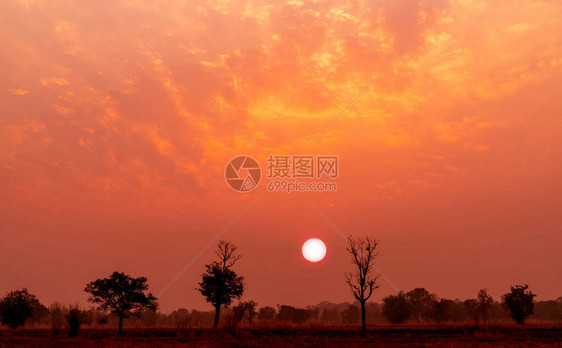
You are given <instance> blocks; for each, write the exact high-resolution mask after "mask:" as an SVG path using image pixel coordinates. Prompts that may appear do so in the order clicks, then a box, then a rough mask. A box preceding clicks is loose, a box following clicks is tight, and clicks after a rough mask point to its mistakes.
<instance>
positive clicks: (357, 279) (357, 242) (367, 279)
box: [346, 236, 379, 331]
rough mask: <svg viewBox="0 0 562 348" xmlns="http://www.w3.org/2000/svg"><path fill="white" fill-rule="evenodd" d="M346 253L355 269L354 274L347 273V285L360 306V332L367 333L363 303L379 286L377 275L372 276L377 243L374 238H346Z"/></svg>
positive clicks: (376, 254)
mask: <svg viewBox="0 0 562 348" xmlns="http://www.w3.org/2000/svg"><path fill="white" fill-rule="evenodd" d="M348 243H349V245H348V246H347V251H348V252H349V253H350V254H351V263H352V264H353V265H354V266H355V267H356V268H357V270H356V272H354V273H347V274H346V280H347V284H348V285H349V287H350V288H351V292H352V293H353V296H354V297H355V299H356V300H357V301H359V304H360V305H361V330H363V331H367V324H366V322H365V303H366V302H367V300H368V299H369V298H370V297H371V295H372V294H373V290H374V289H377V288H378V287H379V286H378V285H377V284H376V281H377V279H378V277H379V276H378V275H373V271H374V270H373V268H374V264H375V259H376V257H377V256H378V251H377V246H378V242H377V241H376V240H375V238H374V237H370V236H366V237H365V238H358V239H353V237H352V236H349V238H348Z"/></svg>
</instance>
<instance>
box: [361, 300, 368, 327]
mask: <svg viewBox="0 0 562 348" xmlns="http://www.w3.org/2000/svg"><path fill="white" fill-rule="evenodd" d="M361 330H362V331H364V332H365V331H367V323H366V322H365V302H364V301H362V302H361Z"/></svg>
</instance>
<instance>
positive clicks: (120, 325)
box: [118, 315, 123, 335]
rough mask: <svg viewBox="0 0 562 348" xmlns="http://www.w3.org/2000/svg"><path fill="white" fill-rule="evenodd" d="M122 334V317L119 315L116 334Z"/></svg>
mask: <svg viewBox="0 0 562 348" xmlns="http://www.w3.org/2000/svg"><path fill="white" fill-rule="evenodd" d="M122 333H123V316H122V315H119V332H118V334H119V335H121V334H122Z"/></svg>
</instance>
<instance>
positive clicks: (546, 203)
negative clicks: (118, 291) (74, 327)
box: [0, 0, 562, 311]
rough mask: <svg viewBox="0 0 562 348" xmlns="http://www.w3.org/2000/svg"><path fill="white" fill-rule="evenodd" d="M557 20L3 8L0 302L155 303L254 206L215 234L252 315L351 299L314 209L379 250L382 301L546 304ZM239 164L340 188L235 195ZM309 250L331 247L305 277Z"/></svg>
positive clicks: (558, 223)
mask: <svg viewBox="0 0 562 348" xmlns="http://www.w3.org/2000/svg"><path fill="white" fill-rule="evenodd" d="M560 18H562V4H560V3H559V2H556V1H528V0H522V1H519V2H517V5H514V3H513V2H499V1H498V2H491V1H490V2H486V1H477V0H450V1H418V2H414V1H348V2H345V1H322V0H317V1H299V0H290V1H285V2H281V1H278V2H275V3H274V5H270V4H269V2H267V1H252V2H249V1H248V2H236V1H219V0H215V1H208V2H204V1H187V2H183V1H158V2H149V1H128V0H127V1H97V2H92V3H84V2H74V3H72V2H67V1H59V0H49V1H46V0H45V1H34V0H20V1H3V2H2V3H1V4H0V27H1V30H0V38H1V42H2V46H3V49H2V53H0V71H1V76H2V78H1V79H0V105H1V108H2V113H1V114H0V240H1V243H0V293H5V292H6V291H8V290H12V289H14V288H17V287H24V286H25V287H27V288H29V289H30V291H31V292H33V293H36V294H37V295H38V297H39V299H40V300H41V301H43V302H44V303H47V304H48V303H51V302H52V301H55V300H58V301H61V302H65V303H74V302H78V303H81V304H85V299H86V294H85V293H84V292H83V291H82V290H83V288H84V286H85V284H86V283H87V282H89V281H91V280H94V279H96V278H99V277H102V276H107V275H109V274H110V273H111V272H112V271H114V270H116V269H117V270H119V271H123V272H126V273H130V274H132V275H144V276H147V277H148V278H149V284H150V287H151V290H152V291H153V292H154V293H159V292H160V290H162V289H163V288H164V287H165V286H166V284H168V282H170V280H172V279H173V278H174V276H176V275H177V274H178V272H179V271H181V270H182V269H183V268H184V267H185V266H186V265H187V264H188V263H189V262H190V261H191V260H192V259H193V258H194V257H195V256H196V255H197V254H198V253H199V252H200V251H201V250H202V249H203V248H205V246H206V245H207V244H208V243H209V242H210V241H211V240H212V239H213V238H214V236H215V235H216V234H217V233H218V232H220V231H221V230H222V229H223V228H224V227H225V226H227V225H228V224H229V222H230V221H231V220H232V219H233V218H234V217H235V216H236V215H238V214H239V213H240V212H241V211H242V210H243V209H244V208H245V207H246V206H247V205H248V204H250V207H249V208H248V210H247V211H246V213H244V214H243V215H242V216H241V217H240V219H239V220H238V221H236V222H235V223H234V224H233V226H232V227H231V228H230V229H228V231H226V232H225V234H224V236H223V238H224V239H227V240H230V241H232V242H234V243H236V244H237V245H238V246H239V248H240V252H241V253H242V255H243V259H242V260H241V261H240V262H239V264H238V265H237V270H238V271H239V272H240V273H241V274H242V275H244V276H245V277H246V281H247V291H246V293H245V298H246V299H253V300H255V301H256V302H258V304H260V305H276V304H293V305H306V304H314V303H317V302H320V301H322V300H329V301H334V302H339V301H350V300H351V296H350V293H349V290H348V289H347V288H346V284H345V282H344V272H346V271H349V270H351V265H350V264H349V263H348V256H347V255H346V253H345V250H344V246H345V245H344V241H343V239H342V238H341V237H340V236H339V235H338V233H337V232H336V231H334V229H333V228H332V227H331V226H330V225H329V224H328V223H327V222H326V221H325V220H324V219H323V218H322V217H321V216H320V215H319V214H318V212H317V211H316V209H318V210H319V211H321V212H322V214H324V215H325V216H326V217H327V218H328V219H329V220H330V221H331V222H332V223H333V224H334V225H335V226H336V227H337V228H338V229H339V230H341V231H342V232H343V233H345V234H350V233H351V234H354V235H365V234H368V233H369V234H374V235H375V236H376V237H377V238H378V239H379V240H380V248H381V249H380V257H379V259H378V260H377V261H378V267H379V268H380V270H382V271H383V272H384V274H385V276H386V278H387V279H388V281H387V280H384V279H381V287H380V288H379V289H378V290H377V291H376V293H375V295H374V297H373V299H374V300H377V301H380V300H381V299H382V297H384V296H386V295H388V294H391V293H393V292H395V289H394V287H396V288H398V289H404V290H409V289H411V288H413V287H418V286H423V287H426V288H427V289H428V290H430V291H432V292H436V293H437V294H438V295H440V296H443V297H448V298H456V297H458V298H463V299H464V298H467V297H473V296H475V294H476V292H477V290H478V289H480V288H485V287H486V288H488V289H489V291H490V293H491V294H492V295H493V296H494V298H495V299H499V296H500V295H501V294H503V293H504V292H506V291H507V290H508V287H509V285H513V284H515V283H528V284H529V285H530V287H531V289H532V290H533V291H534V292H535V293H537V294H538V295H539V299H551V298H556V297H558V296H561V295H562V290H561V289H562V266H561V265H562V256H561V254H560V251H559V249H560V245H562V233H561V228H562V214H560V211H562V199H561V194H562V184H561V180H560V176H561V174H562V155H561V154H562V121H561V119H560V118H561V116H562V115H561V111H560V110H561V109H562V92H561V91H562V89H561V88H560V81H561V79H562V36H561V35H560ZM412 40H413V43H412V45H411V46H410V47H409V49H408V50H406V52H405V53H404V54H403V55H402V56H401V57H400V58H399V59H398V60H397V61H396V62H395V63H394V64H393V65H392V66H391V67H390V68H389V69H388V70H387V71H386V72H385V73H384V74H383V75H382V76H381V77H380V78H379V79H378V80H377V81H376V82H375V83H374V84H373V85H372V86H371V88H369V89H368V90H367V91H366V92H365V93H364V94H363V95H361V97H360V98H359V99H358V100H357V101H356V102H355V104H354V105H352V106H351V107H350V108H349V109H348V110H347V111H346V112H345V113H344V114H343V115H342V116H341V117H340V118H339V119H338V120H337V121H336V122H335V123H334V124H333V125H332V126H331V127H330V128H329V130H328V131H326V132H325V133H324V134H323V135H322V136H320V137H319V138H318V140H317V141H315V142H314V143H313V144H310V141H311V140H312V139H313V138H314V137H315V136H317V135H318V134H319V132H320V131H321V130H322V129H323V128H324V127H325V126H326V125H327V124H328V123H329V122H330V121H332V120H333V119H334V117H336V115H338V114H339V113H340V112H341V111H342V110H343V109H344V108H345V107H346V106H347V105H348V104H349V103H350V102H351V101H352V100H353V99H354V98H355V97H357V96H358V94H359V93H360V92H361V90H363V89H364V88H365V87H366V86H367V85H368V84H369V82H371V81H372V79H373V78H374V77H375V76H376V75H378V74H379V73H380V72H381V71H382V70H383V69H384V68H385V67H386V66H387V65H388V63H390V62H391V61H392V60H393V59H394V58H395V57H396V56H397V55H398V54H399V53H400V52H401V51H402V50H403V49H404V48H405V47H406V46H407V45H408V43H409V42H411V41H412ZM150 43H152V44H153V45H154V46H155V47H157V48H158V49H159V50H160V51H161V52H162V53H163V54H164V55H165V56H166V57H167V58H169V60H170V61H171V62H172V63H173V64H174V65H175V66H176V67H177V68H178V69H179V70H180V71H181V72H182V73H183V74H184V75H185V76H186V77H187V78H189V79H190V80H191V81H192V83H193V84H194V85H195V86H197V88H198V89H199V90H200V91H201V93H202V94H204V95H205V96H206V97H207V98H208V99H209V100H210V101H211V102H212V103H213V104H214V105H215V106H216V108H217V109H218V110H220V111H221V112H222V113H223V114H224V116H225V117H227V118H228V119H229V120H230V121H231V122H232V123H233V124H234V125H235V126H236V127H237V128H238V129H240V131H241V133H242V134H243V135H244V136H245V137H247V139H248V140H249V143H247V142H246V141H245V140H244V139H243V138H242V137H241V136H240V135H239V134H238V133H236V131H234V130H233V129H232V128H231V127H230V125H229V124H228V123H227V122H225V121H224V120H223V119H222V118H221V117H220V116H219V115H218V114H217V113H216V112H215V111H214V110H213V108H212V107H210V106H209V104H207V103H206V101H205V100H204V99H203V98H202V97H201V96H200V95H199V94H197V93H196V92H195V91H194V89H193V88H192V87H190V86H189V84H187V83H186V82H185V81H184V80H182V78H181V76H180V75H179V74H178V73H177V72H176V71H174V69H173V68H172V67H171V66H170V65H169V64H168V63H167V62H166V61H165V60H164V59H163V57H162V56H161V55H159V54H158V52H156V51H155V50H154V49H153V48H152V47H151V46H150ZM240 154H247V155H251V156H253V157H255V158H256V159H257V160H258V161H259V162H260V163H261V164H262V166H264V165H265V163H266V159H267V156H268V155H269V154H278V155H285V154H289V155H295V154H306V155H308V154H310V155H338V156H339V159H340V176H339V178H338V179H337V180H336V181H337V184H338V191H337V192H332V193H318V192H315V193H303V192H300V193H291V194H286V193H279V192H278V193H271V192H267V190H266V185H264V183H265V181H264V182H262V184H261V185H260V186H259V187H258V188H257V189H256V190H254V191H252V192H250V193H246V194H241V193H237V192H234V191H233V190H231V189H230V188H229V187H228V186H227V185H226V183H225V181H224V177H223V171H224V167H225V165H226V163H227V162H228V160H229V159H230V158H232V157H234V156H237V155H240ZM314 207H316V209H315V208H314ZM310 237H318V238H321V239H323V240H324V241H325V242H326V244H327V247H328V254H327V257H326V259H325V260H324V261H322V262H320V263H317V264H311V263H308V262H306V261H304V260H303V258H302V256H301V254H300V247H301V244H302V243H303V242H304V241H305V240H306V239H307V238H310ZM212 258H213V254H212V252H211V250H209V251H208V252H206V253H205V254H203V256H202V257H201V258H200V259H198V260H197V261H196V262H195V263H194V264H193V265H192V266H191V267H190V268H189V269H188V270H187V271H186V272H185V273H184V274H183V276H182V277H181V278H180V279H179V280H178V281H177V282H176V283H175V284H174V285H173V286H172V287H170V289H169V290H168V291H167V292H166V293H164V294H163V295H162V296H161V298H160V304H161V307H162V309H163V310H164V311H170V310H172V309H175V308H178V307H186V308H201V309H202V308H208V306H207V305H206V304H205V302H204V300H203V298H202V296H201V295H200V294H198V293H197V292H196V291H195V290H194V288H195V286H196V283H197V281H198V280H199V275H200V274H201V273H202V271H203V266H204V264H206V263H208V262H209V261H210V260H212ZM391 284H393V285H391Z"/></svg>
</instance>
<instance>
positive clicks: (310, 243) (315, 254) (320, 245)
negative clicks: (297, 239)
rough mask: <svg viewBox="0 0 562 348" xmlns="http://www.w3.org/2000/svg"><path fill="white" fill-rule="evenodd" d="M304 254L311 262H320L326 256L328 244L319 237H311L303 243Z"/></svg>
mask: <svg viewBox="0 0 562 348" xmlns="http://www.w3.org/2000/svg"><path fill="white" fill-rule="evenodd" d="M302 256H304V258H305V259H307V260H308V261H310V262H318V261H320V260H322V259H323V258H324V256H326V244H324V242H323V241H321V240H320V239H318V238H310V239H309V240H307V241H306V242H304V244H303V245H302Z"/></svg>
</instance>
